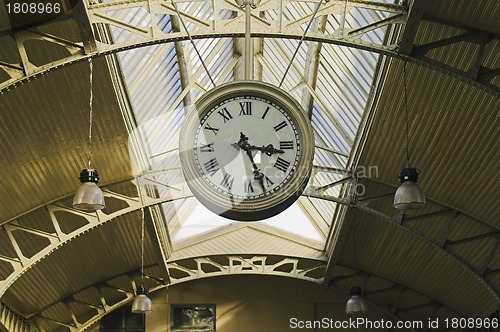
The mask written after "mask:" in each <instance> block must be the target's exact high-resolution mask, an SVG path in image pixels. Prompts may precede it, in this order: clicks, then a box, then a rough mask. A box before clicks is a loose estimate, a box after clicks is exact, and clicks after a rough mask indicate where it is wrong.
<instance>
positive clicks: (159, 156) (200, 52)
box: [109, 1, 388, 241]
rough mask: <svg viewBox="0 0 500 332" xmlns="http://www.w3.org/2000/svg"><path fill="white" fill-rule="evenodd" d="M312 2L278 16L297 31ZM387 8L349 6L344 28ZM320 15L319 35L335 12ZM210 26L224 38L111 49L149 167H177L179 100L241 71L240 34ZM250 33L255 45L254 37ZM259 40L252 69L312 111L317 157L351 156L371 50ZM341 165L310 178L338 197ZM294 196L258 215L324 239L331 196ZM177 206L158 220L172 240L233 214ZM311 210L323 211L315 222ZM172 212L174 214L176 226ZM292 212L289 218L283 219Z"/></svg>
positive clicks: (202, 8) (372, 36)
mask: <svg viewBox="0 0 500 332" xmlns="http://www.w3.org/2000/svg"><path fill="white" fill-rule="evenodd" d="M316 5H317V3H316V2H303V1H296V2H289V3H287V4H286V6H285V8H284V12H283V13H284V17H283V20H284V21H283V22H282V23H283V24H292V25H293V24H298V25H299V29H302V30H304V29H305V28H306V26H307V24H308V21H307V20H304V18H307V17H308V16H310V14H312V13H313V11H314V9H315V7H316ZM178 6H179V9H182V10H183V11H185V12H186V13H187V14H188V15H189V16H190V17H193V18H197V19H200V20H207V19H211V17H212V16H213V15H214V10H213V8H212V2H208V1H195V2H189V1H187V2H179V3H178ZM109 14H110V15H112V16H114V17H117V18H120V20H121V21H122V22H127V21H128V22H132V21H135V22H142V23H141V24H142V25H143V26H147V25H148V24H149V22H150V18H149V17H148V16H147V15H145V14H144V11H143V10H141V9H140V8H132V9H128V10H122V11H116V12H112V13H111V12H110V13H109ZM218 15H220V16H221V17H224V18H225V19H226V20H230V19H231V17H232V16H231V15H235V12H234V11H232V10H224V11H220V12H219V13H218ZM264 15H265V16H266V18H267V19H269V18H271V19H277V15H278V12H277V11H276V10H275V9H269V10H266V11H265V12H264ZM386 16H388V14H387V13H384V12H382V11H376V10H370V9H357V8H352V9H350V10H349V13H348V15H347V21H346V28H356V27H361V26H365V25H367V24H369V23H371V22H372V21H373V20H374V19H378V18H381V17H386ZM320 18H321V17H318V18H316V19H315V20H316V21H315V22H313V23H314V24H312V25H311V26H312V27H313V28H314V29H318V26H319V25H318V23H319V20H320ZM327 18H328V21H327V22H326V24H325V25H324V29H325V34H334V33H336V31H337V30H338V29H339V28H340V25H339V19H340V15H337V14H335V15H331V14H330V15H328V17H327ZM156 20H157V22H158V24H159V27H160V28H161V29H162V30H163V31H166V32H168V31H171V30H172V25H174V26H177V27H178V28H176V29H181V30H184V28H183V26H182V25H181V24H179V22H177V23H176V24H173V23H172V22H171V21H170V18H169V16H168V15H159V16H157V17H156ZM301 20H302V21H301ZM180 23H182V22H180ZM185 23H186V26H187V28H188V30H191V29H193V31H192V32H194V29H196V26H195V25H194V24H192V23H189V20H187V22H185ZM214 29H221V31H223V32H224V33H223V35H225V37H221V38H212V37H210V36H207V38H203V39H195V40H193V41H192V42H190V41H182V42H177V44H175V43H166V44H159V45H154V46H147V47H143V48H139V49H133V50H128V51H124V52H121V53H119V55H118V59H119V63H120V66H121V70H122V72H123V77H124V79H125V83H126V87H127V91H128V93H129V95H130V102H131V104H132V112H133V115H134V117H135V119H136V121H137V125H138V127H137V129H136V131H135V133H134V134H135V135H137V137H139V138H140V140H141V141H142V142H143V144H144V147H145V148H144V151H143V152H144V154H145V155H146V157H147V158H148V160H149V163H150V165H149V167H150V168H151V169H153V170H155V169H162V168H168V167H179V166H180V162H179V156H178V151H177V149H178V140H179V135H180V130H181V126H182V122H183V119H184V114H185V112H186V109H185V106H189V105H190V104H192V103H194V102H195V101H196V99H197V98H198V97H199V96H200V95H201V94H203V93H204V92H205V91H206V90H208V89H210V88H212V87H213V84H212V80H213V81H214V83H215V84H216V85H218V84H220V83H222V82H225V81H228V80H232V79H234V77H239V76H241V75H236V73H237V72H238V73H239V74H241V73H242V68H243V67H242V66H243V60H242V59H243V55H242V54H240V53H241V50H240V49H239V46H238V45H241V43H240V42H241V40H240V41H238V43H236V42H235V39H233V38H231V37H230V31H224V29H223V27H214ZM176 31H177V30H176ZM275 32H276V33H278V31H275ZM384 33H385V28H379V29H375V30H373V31H372V32H370V33H369V34H365V35H364V36H363V37H362V38H365V39H366V40H371V41H380V40H382V39H383V37H384ZM112 36H113V38H115V39H120V40H129V39H133V38H134V36H132V35H130V34H128V33H126V32H124V31H123V30H122V29H119V28H116V29H115V30H113V31H112ZM238 37H239V38H240V39H242V38H241V36H238ZM254 41H255V44H258V41H257V39H255V40H254ZM261 41H262V44H261V46H260V53H259V54H258V55H257V56H256V57H255V59H256V62H257V64H258V65H257V66H256V67H255V68H257V70H260V72H256V73H255V76H256V77H259V78H261V79H262V80H263V81H266V82H269V83H272V84H274V85H279V84H280V82H281V81H282V80H283V84H282V85H281V87H282V88H283V89H284V90H286V91H287V92H289V93H290V94H291V95H292V96H293V97H294V98H296V99H297V101H298V102H299V103H300V104H301V105H302V106H303V107H304V108H305V109H304V111H305V112H306V113H308V114H309V115H310V118H311V123H312V126H313V129H314V132H315V143H316V145H317V148H316V152H315V156H314V164H315V165H317V166H319V167H327V168H337V169H340V170H344V169H345V168H346V167H348V165H347V161H348V158H349V154H350V152H351V149H352V147H353V144H354V141H355V137H356V134H357V131H358V126H359V124H360V121H361V118H362V116H363V113H364V111H365V108H366V105H367V100H368V96H369V93H370V87H371V85H372V81H373V75H374V74H373V73H374V70H375V67H376V63H377V60H378V55H377V54H374V53H370V52H367V51H362V50H358V49H355V48H347V47H343V46H339V45H334V44H328V43H323V44H321V45H318V44H317V42H312V41H308V40H303V41H299V40H296V39H286V38H264V39H262V40H261ZM193 44H194V46H193ZM317 46H320V47H317ZM292 57H293V60H292ZM200 58H201V59H200ZM202 62H203V63H202ZM203 64H205V66H206V67H207V69H208V73H207V70H205V68H204V67H203ZM289 64H290V68H289V69H288V71H287V67H288V65H289ZM315 68H317V70H316V72H314V73H312V74H311V72H310V71H311V70H315ZM347 173H348V171H347V170H345V174H337V173H335V172H323V173H322V172H318V173H317V174H315V176H314V178H313V179H311V181H310V182H311V185H314V186H316V187H324V186H327V187H328V188H327V190H325V194H327V195H332V196H338V195H340V194H341V184H339V185H336V182H337V181H340V180H341V179H342V178H343V177H345V176H346V174H347ZM159 177H160V178H161V176H159ZM158 190H167V189H165V188H163V189H161V188H160V189H158ZM299 201H301V203H298V202H297V203H295V204H293V205H292V206H291V207H290V208H289V209H288V210H286V211H285V212H283V213H282V214H280V215H278V216H276V217H273V218H270V219H269V220H266V221H264V222H265V223H269V224H270V225H273V226H275V227H278V228H282V229H284V230H287V231H291V232H295V233H297V234H300V235H305V236H307V237H309V238H311V239H315V240H321V241H325V238H326V236H327V233H328V232H327V230H326V231H325V224H327V227H330V226H332V223H334V222H335V220H334V219H335V215H336V213H335V211H336V209H337V208H338V206H337V203H333V202H331V201H328V200H324V199H317V198H301V200H299ZM193 204H194V205H193ZM164 208H167V207H166V206H164ZM183 209H184V210H185V211H184V210H183ZM176 210H178V211H177V213H180V214H182V216H183V217H182V218H173V217H172V216H171V215H168V214H165V219H166V220H165V221H166V222H167V223H168V222H169V221H170V222H172V223H171V225H170V226H169V228H170V227H171V231H172V233H171V236H172V238H173V240H174V241H179V240H180V239H186V238H189V237H191V236H195V235H197V234H200V233H204V232H207V231H209V230H213V229H215V228H218V227H222V226H224V225H227V224H228V223H230V222H232V221H230V220H227V219H224V218H221V217H219V216H216V215H214V214H212V213H211V212H207V210H206V209H205V208H204V207H203V206H201V205H200V204H197V202H196V201H195V200H194V198H190V199H187V200H185V202H184V203H182V204H181V205H180V206H176ZM181 210H182V211H183V212H182V211H181ZM180 211H181V212H180ZM318 215H321V216H322V217H321V218H323V219H322V220H315V216H316V217H317V216H318ZM174 219H178V220H179V221H178V222H177V223H176V224H174V221H172V220H174ZM316 219H317V218H316ZM289 220H294V221H295V222H294V223H290V222H289Z"/></svg>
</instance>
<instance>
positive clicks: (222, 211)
mask: <svg viewBox="0 0 500 332" xmlns="http://www.w3.org/2000/svg"><path fill="white" fill-rule="evenodd" d="M179 149H180V158H181V164H182V170H183V174H184V178H185V180H186V182H187V184H188V186H189V188H190V189H191V191H192V192H193V195H194V196H195V197H196V198H197V199H198V200H199V201H200V202H201V203H202V204H203V205H204V206H206V207H207V208H208V209H209V210H211V211H213V212H215V213H216V214H219V215H221V216H223V217H226V218H230V219H233V220H238V221H255V220H262V219H265V218H268V217H271V216H274V215H276V214H278V213H280V212H282V211H283V210H285V209H286V208H287V207H289V206H290V205H291V204H292V203H293V202H294V201H295V200H297V199H298V197H299V196H300V194H301V193H302V190H303V189H304V187H305V186H306V184H307V182H308V179H309V176H310V174H311V168H312V159H313V154H314V138H313V130H312V127H311V124H310V122H309V120H308V118H307V117H306V115H305V113H304V111H303V110H302V108H301V107H300V105H299V104H298V103H297V101H296V100H295V99H293V97H291V96H290V95H289V94H287V93H286V92H284V91H283V90H281V89H279V88H277V87H275V86H273V85H271V84H267V83H263V82H258V81H233V82H229V83H225V84H222V85H220V86H218V87H216V88H214V89H213V90H211V91H209V92H208V93H206V94H205V95H203V96H202V97H200V98H199V100H198V101H197V102H196V103H195V105H194V109H191V110H190V111H189V113H188V114H187V116H186V119H185V122H184V124H183V127H182V131H181V135H180V142H179Z"/></svg>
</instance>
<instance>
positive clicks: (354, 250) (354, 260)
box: [352, 207, 358, 286]
mask: <svg viewBox="0 0 500 332" xmlns="http://www.w3.org/2000/svg"><path fill="white" fill-rule="evenodd" d="M353 209H355V208H354V207H353ZM352 213H353V218H352V247H353V249H352V251H353V255H354V259H353V264H354V269H355V270H357V269H358V264H357V262H356V225H355V223H356V215H355V214H354V210H353V212H352ZM357 279H358V278H357V277H356V271H354V283H355V285H356V286H358V285H357V283H358V282H357Z"/></svg>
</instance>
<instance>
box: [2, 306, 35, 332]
mask: <svg viewBox="0 0 500 332" xmlns="http://www.w3.org/2000/svg"><path fill="white" fill-rule="evenodd" d="M0 325H1V328H0V329H1V330H5V331H14V332H33V331H36V328H34V326H33V325H31V324H29V322H28V321H26V320H24V319H22V318H21V317H20V316H19V315H17V314H15V313H14V312H13V311H12V310H10V309H9V308H8V307H6V306H5V305H3V304H1V303H0Z"/></svg>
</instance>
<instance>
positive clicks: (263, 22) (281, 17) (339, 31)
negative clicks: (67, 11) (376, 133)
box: [0, 0, 500, 107]
mask: <svg viewBox="0 0 500 332" xmlns="http://www.w3.org/2000/svg"><path fill="white" fill-rule="evenodd" d="M174 4H175V6H177V7H178V12H179V15H178V14H177V11H176V10H175V7H174ZM416 4H417V5H419V4H420V2H419V1H417V2H416ZM314 5H315V4H312V5H311V2H308V1H305V0H299V1H262V2H261V3H260V4H259V5H258V6H256V8H254V9H252V12H251V20H252V22H251V29H252V31H251V36H252V38H282V39H283V38H284V39H301V38H304V40H308V41H315V42H318V43H320V44H321V43H329V44H337V45H341V46H346V47H353V48H357V49H362V50H366V51H370V52H375V53H379V54H384V55H388V56H392V57H403V58H405V59H406V60H407V61H411V62H414V63H417V64H419V65H422V66H427V67H430V68H433V69H436V70H439V71H442V72H445V73H447V74H449V75H452V76H454V77H458V78H461V79H465V80H466V81H467V82H469V83H472V84H474V85H477V86H480V87H482V88H484V89H486V90H487V91H489V92H490V93H493V94H494V95H496V96H500V88H499V87H498V86H496V85H493V84H492V83H491V81H492V79H493V78H494V77H496V76H497V75H498V74H499V73H500V69H499V68H486V67H484V66H482V61H483V59H484V58H486V57H487V55H488V54H487V53H488V52H495V48H494V47H487V45H489V43H490V42H492V41H494V40H496V41H498V39H499V36H497V35H494V34H491V33H489V32H486V31H479V32H478V31H477V30H472V28H471V29H468V30H467V31H466V32H465V33H464V34H462V35H460V36H457V37H454V38H448V39H444V40H440V41H434V42H432V43H429V44H427V45H419V46H418V47H413V38H414V37H415V33H416V30H415V29H416V26H418V24H419V23H420V20H423V19H427V20H433V18H430V17H428V18H425V17H422V13H421V12H422V11H421V10H420V11H419V10H413V11H412V10H411V8H410V11H408V9H407V8H405V7H404V6H403V5H402V4H389V3H383V2H379V1H368V0H357V1H344V0H330V1H326V2H325V3H324V4H323V5H322V7H321V8H320V9H319V11H318V13H317V15H316V16H317V17H318V20H319V22H320V25H319V26H317V27H316V29H312V30H311V31H308V32H307V33H306V34H305V35H304V36H303V34H304V31H303V25H304V24H306V23H307V22H308V21H309V20H310V16H311V15H312V11H313V10H312V8H313V7H314ZM82 7H84V6H83V5H82ZM290 8H292V9H290ZM417 9H418V8H417ZM289 10H294V11H297V12H299V13H300V14H299V15H300V17H298V18H296V19H294V20H289V19H288V16H289V15H288V14H287V13H288V11H289ZM367 10H368V11H377V12H381V13H383V15H380V16H381V17H384V18H382V19H373V16H370V15H366V16H370V17H372V21H371V22H368V23H366V24H365V25H363V26H359V27H350V26H351V25H350V24H351V22H349V18H348V17H349V15H348V14H349V13H350V14H353V15H357V14H359V13H361V12H363V11H367ZM207 11H208V12H210V11H211V12H212V15H211V16H210V17H209V18H207V17H206V16H207V15H206V13H207ZM221 11H226V12H231V13H233V15H232V18H231V19H222V18H221V15H214V14H213V13H217V12H221ZM139 12H140V13H141V15H143V14H146V16H147V17H148V18H149V19H147V20H142V21H141V22H137V23H136V24H135V25H134V24H131V23H127V22H126V21H125V20H124V18H123V17H125V16H126V15H134V13H139ZM116 13H118V15H117V14H116ZM163 15H169V16H170V19H171V20H172V22H173V23H175V22H178V21H179V18H180V17H181V18H182V20H183V21H185V22H187V23H188V26H189V30H190V31H189V34H190V36H188V34H187V32H186V31H185V30H182V31H181V30H180V29H179V28H175V29H173V30H172V31H163V30H161V29H160V28H159V27H158V17H161V16H163ZM295 15H296V14H295ZM74 16H75V17H74V18H71V20H76V23H77V25H78V27H79V29H80V35H81V40H82V41H80V42H74V41H71V40H69V39H67V38H65V37H64V36H55V35H51V34H48V33H44V32H42V30H40V29H37V28H32V29H26V30H22V31H18V32H16V33H14V34H11V35H10V38H11V40H10V42H9V43H6V44H5V45H6V46H8V47H10V48H17V53H18V59H19V62H17V63H12V62H11V61H12V60H10V61H8V60H6V59H1V58H0V69H2V70H3V71H4V72H5V73H6V74H7V76H8V78H7V79H5V80H4V81H3V82H1V83H0V93H3V92H4V91H7V90H10V89H11V88H14V87H16V86H17V85H19V84H24V83H26V82H29V81H30V80H31V79H34V78H36V77H38V76H40V75H42V74H44V73H47V72H49V71H51V70H54V69H57V68H61V67H64V66H66V65H69V64H72V63H75V62H78V61H81V60H83V59H86V58H88V57H90V56H102V55H106V54H110V53H116V52H120V51H123V50H128V49H132V48H138V47H143V46H148V45H153V44H160V43H169V42H178V41H182V40H188V39H189V38H192V39H201V38H223V37H232V38H234V37H243V36H244V35H245V22H244V20H245V15H244V8H242V7H240V6H238V5H237V3H236V1H231V0H202V1H198V0H191V1H182V2H174V1H171V2H166V1H162V0H123V1H112V2H106V3H94V2H92V3H91V4H87V7H85V8H80V10H79V11H75V14H74ZM334 16H335V22H336V23H338V27H336V28H335V30H334V31H333V32H332V31H328V29H325V26H324V24H325V23H326V20H327V19H330V20H332V17H334ZM407 20H409V22H411V23H412V24H411V26H408V25H407V24H406V22H407ZM438 24H441V25H451V24H453V23H450V22H442V21H440V22H438ZM353 26H354V25H353ZM386 27H400V28H401V29H403V37H404V38H403V39H402V41H401V46H400V45H398V44H395V43H392V42H389V41H382V42H374V41H372V40H371V39H370V38H367V36H368V35H369V33H370V32H372V31H375V30H377V29H380V28H386ZM92 28H93V29H94V31H107V30H110V29H113V28H119V29H122V30H124V31H126V32H127V33H128V34H129V38H124V39H120V40H119V41H113V40H111V39H110V38H100V39H102V40H97V38H96V37H95V33H92ZM330 29H331V28H330ZM477 36H479V37H480V38H476V37H477ZM101 37H102V35H101ZM7 38H9V37H7ZM33 40H38V41H42V42H44V44H45V45H46V46H47V47H48V48H49V49H50V48H54V49H55V48H60V47H63V48H64V49H65V50H66V51H67V54H66V55H65V56H61V55H60V58H59V59H57V60H53V61H52V62H49V63H43V64H39V63H36V64H35V63H34V61H33V60H32V54H30V51H29V49H28V48H27V47H26V45H27V42H30V41H33ZM463 42H466V43H474V44H479V45H480V52H479V53H478V55H477V58H476V59H475V61H474V62H475V64H474V66H473V68H470V70H467V71H464V70H460V69H458V68H454V67H453V66H450V65H448V64H445V63H441V62H439V61H436V60H433V59H430V58H428V57H426V56H425V54H426V53H427V51H428V50H430V49H433V48H438V47H442V46H447V45H451V44H457V45H458V44H459V43H463ZM400 47H401V48H400ZM319 49H320V47H319V48H317V49H316V50H315V49H314V48H313V49H311V50H310V52H312V53H311V54H312V55H313V59H314V57H315V55H314V54H317V53H318V52H319ZM59 53H60V54H62V53H63V52H59ZM315 65H316V64H315V62H314V61H313V62H312V63H311V68H310V69H307V68H306V71H305V73H304V75H305V76H308V72H307V71H308V70H309V71H310V70H311V69H313V68H312V67H314V66H315ZM305 81H306V82H309V85H311V86H312V87H314V79H313V78H310V77H309V78H307V77H306V80H305ZM304 106H306V107H307V105H304Z"/></svg>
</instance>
